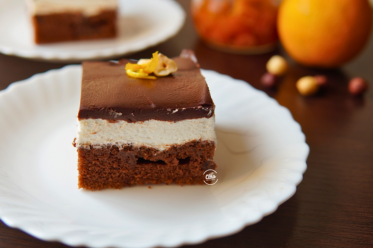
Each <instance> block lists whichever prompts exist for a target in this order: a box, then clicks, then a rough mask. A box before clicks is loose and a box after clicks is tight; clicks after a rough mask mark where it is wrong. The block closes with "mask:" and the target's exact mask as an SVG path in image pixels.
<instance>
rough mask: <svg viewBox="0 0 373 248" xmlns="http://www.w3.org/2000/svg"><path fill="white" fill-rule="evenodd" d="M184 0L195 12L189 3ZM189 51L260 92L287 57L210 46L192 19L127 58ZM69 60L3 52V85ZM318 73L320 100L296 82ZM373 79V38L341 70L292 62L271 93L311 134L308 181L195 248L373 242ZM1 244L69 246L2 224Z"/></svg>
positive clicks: (0, 62) (36, 247)
mask: <svg viewBox="0 0 373 248" xmlns="http://www.w3.org/2000/svg"><path fill="white" fill-rule="evenodd" d="M179 2H180V3H181V4H182V5H183V7H184V8H185V9H186V11H187V12H188V10H189V6H188V5H189V0H180V1H179ZM183 48H190V49H193V50H195V51H196V54H197V57H198V58H199V62H200V64H201V67H202V68H204V69H211V70H215V71H218V72H220V73H224V74H228V75H230V76H232V77H234V78H237V79H243V80H245V81H247V82H249V83H250V84H251V85H252V86H254V87H255V88H257V89H259V90H263V88H262V87H261V84H260V77H261V76H262V74H263V73H264V72H265V63H266V61H267V60H268V58H270V56H271V55H272V54H275V53H276V54H277V53H278V54H282V55H284V56H287V55H286V54H285V52H284V51H283V50H282V49H281V48H279V49H278V50H277V51H275V52H273V53H271V54H265V55H255V56H248V55H235V54H226V53H222V52H219V51H216V50H213V49H210V48H209V47H207V46H206V45H205V44H204V43H203V42H201V41H200V40H199V39H198V37H197V35H196V33H195V31H194V29H193V26H192V23H191V20H190V17H188V19H187V21H186V24H185V26H184V27H183V29H182V30H181V32H180V33H179V34H178V35H177V36H175V37H174V38H172V39H170V40H168V41H167V42H165V43H163V44H160V45H157V46H156V47H152V48H149V49H146V50H145V51H142V52H139V53H135V54H132V55H128V56H126V57H131V58H141V57H149V54H151V53H152V52H153V51H155V50H159V51H161V52H162V53H165V54H167V55H169V56H171V57H172V56H176V55H178V54H179V52H180V51H181V49H183ZM289 60H290V59H289ZM290 61H291V60H290ZM64 65H65V64H63V63H49V62H40V61H33V60H27V59H22V58H17V57H11V56H5V55H0V89H4V88H6V87H7V86H8V85H9V84H10V83H12V82H14V81H17V80H22V79H26V78H28V77H30V76H32V75H33V74H35V73H40V72H44V71H46V70H49V69H53V68H61V67H62V66H64ZM315 74H325V75H327V76H328V78H329V84H328V86H327V87H326V88H325V90H323V91H322V92H321V93H320V94H318V95H317V96H315V97H309V98H304V97H302V96H300V95H299V94H298V93H297V91H296V88H295V82H296V80H297V79H298V78H299V77H301V76H303V75H315ZM354 76H362V77H364V78H366V79H367V80H368V81H370V82H371V84H370V86H371V89H370V90H369V91H368V93H367V94H366V95H365V96H364V97H363V98H354V97H351V96H350V95H349V94H348V92H347V83H348V80H349V79H350V78H351V77H354ZM372 83H373V39H371V41H370V43H369V46H368V47H367V48H366V49H365V51H364V52H363V53H362V54H361V55H360V56H359V57H358V58H357V59H356V60H354V61H353V62H352V63H350V64H348V65H346V66H344V67H342V68H340V69H339V70H318V69H310V68H305V67H302V66H300V65H298V64H297V63H295V62H291V65H290V72H289V73H288V74H287V76H286V77H285V78H283V80H282V82H281V83H280V85H279V87H278V88H277V90H271V91H266V93H267V94H268V95H269V96H271V97H273V98H275V99H276V100H277V101H278V102H279V103H280V104H281V105H283V106H285V107H286V108H288V109H289V110H290V111H291V113H292V114H293V117H294V119H295V120H296V121H297V122H299V123H300V125H301V126H302V129H303V132H304V133H305V135H306V137H307V143H308V144H309V146H310V148H311V152H310V156H309V158H308V160H307V164H308V169H307V171H306V173H305V174H304V180H303V181H302V182H301V184H300V185H299V186H298V189H297V192H296V194H295V195H294V196H293V197H292V198H291V199H289V200H288V201H286V202H285V203H283V204H282V205H281V206H280V207H279V208H278V210H277V211H276V212H275V213H273V214H271V215H269V216H267V217H265V218H264V219H263V220H262V221H260V222H259V223H257V224H255V225H252V226H248V227H246V228H245V229H243V230H242V231H241V232H239V233H237V234H234V235H231V236H229V237H223V238H218V239H214V240H210V241H207V242H205V243H203V244H200V245H195V246H193V247H201V248H202V247H206V248H210V247H211V248H223V247H224V248H225V247H227V248H228V247H237V248H240V247H373V90H372V88H373V84H372ZM0 247H1V248H3V247H5V248H8V247H31V248H57V247H67V246H65V245H63V244H60V243H57V242H44V241H40V240H37V239H35V238H33V237H31V236H29V235H28V234H26V233H24V232H22V231H19V230H16V229H12V228H9V227H7V226H6V225H4V224H3V223H1V222H0ZM186 247H191V246H186Z"/></svg>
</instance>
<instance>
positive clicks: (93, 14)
mask: <svg viewBox="0 0 373 248" xmlns="http://www.w3.org/2000/svg"><path fill="white" fill-rule="evenodd" d="M27 5H28V8H29V12H30V15H31V20H32V25H33V31H34V40H35V43H38V44H42V43H52V42H62V41H74V40H91V39H102V38H113V37H115V36H116V34H117V9H118V5H117V0H27Z"/></svg>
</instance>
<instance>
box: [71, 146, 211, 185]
mask: <svg viewBox="0 0 373 248" xmlns="http://www.w3.org/2000/svg"><path fill="white" fill-rule="evenodd" d="M214 152H215V143H214V142H212V141H191V142H188V143H185V144H183V145H175V146H172V147H170V148H168V149H167V150H163V151H159V150H157V149H154V148H149V147H146V146H141V147H136V146H130V145H128V146H119V147H118V146H117V145H111V146H108V145H106V146H101V147H98V148H95V147H94V146H91V145H87V146H84V147H83V146H80V147H78V171H79V188H83V189H88V190H100V189H105V188H114V189H120V188H122V187H125V186H133V185H142V184H179V185H184V184H187V185H190V184H204V182H203V179H204V178H203V173H204V172H205V171H206V170H208V169H215V168H216V164H215V163H214V162H213V161H212V158H213V155H214Z"/></svg>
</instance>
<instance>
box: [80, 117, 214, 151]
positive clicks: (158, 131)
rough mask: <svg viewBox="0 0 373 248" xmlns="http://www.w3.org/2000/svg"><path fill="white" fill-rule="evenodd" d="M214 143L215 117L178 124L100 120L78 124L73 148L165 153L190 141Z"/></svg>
mask: <svg viewBox="0 0 373 248" xmlns="http://www.w3.org/2000/svg"><path fill="white" fill-rule="evenodd" d="M200 139H201V140H209V141H214V142H216V134H215V116H213V117H211V118H198V119H189V120H184V121H178V122H169V121H157V120H149V121H143V122H134V123H128V122H126V121H117V122H114V123H110V122H108V121H107V120H103V119H83V120H80V121H78V135H77V138H76V141H75V142H76V145H77V147H79V146H85V145H93V146H95V147H96V146H98V147H100V146H102V145H114V144H116V145H134V146H148V147H152V148H155V149H158V150H165V149H167V148H169V147H170V146H172V145H181V144H184V143H187V142H189V141H193V140H200Z"/></svg>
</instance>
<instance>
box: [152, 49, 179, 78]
mask: <svg viewBox="0 0 373 248" xmlns="http://www.w3.org/2000/svg"><path fill="white" fill-rule="evenodd" d="M175 71H177V64H176V62H175V61H173V60H172V59H169V58H168V57H167V56H165V55H163V54H161V53H160V54H159V61H158V66H157V68H155V70H154V74H155V75H157V76H158V77H162V76H167V75H169V74H171V73H173V72H175Z"/></svg>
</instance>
